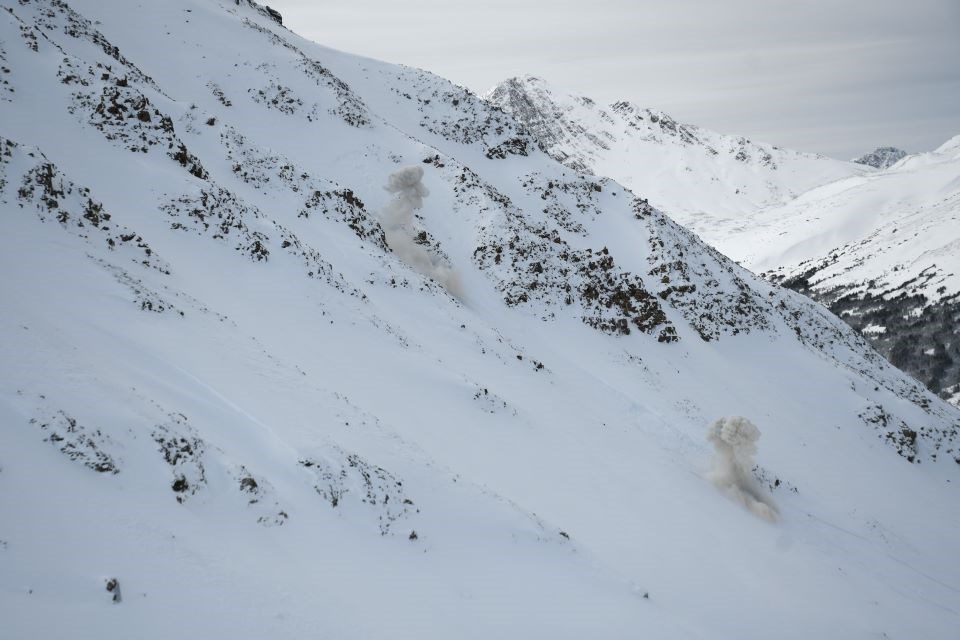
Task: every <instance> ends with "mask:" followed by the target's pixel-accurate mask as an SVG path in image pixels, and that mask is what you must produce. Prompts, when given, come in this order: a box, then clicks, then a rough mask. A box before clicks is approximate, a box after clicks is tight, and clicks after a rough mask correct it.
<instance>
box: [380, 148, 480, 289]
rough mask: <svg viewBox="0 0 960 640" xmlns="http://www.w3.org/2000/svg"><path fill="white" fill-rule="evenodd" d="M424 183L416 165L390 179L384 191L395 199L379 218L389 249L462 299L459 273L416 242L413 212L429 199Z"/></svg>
mask: <svg viewBox="0 0 960 640" xmlns="http://www.w3.org/2000/svg"><path fill="white" fill-rule="evenodd" d="M422 180H423V167H419V166H416V165H412V166H409V167H401V168H400V169H398V170H396V171H394V172H393V173H391V174H390V176H389V177H388V178H387V184H386V186H385V187H384V189H386V190H387V191H388V192H390V193H392V194H394V197H393V199H392V200H391V201H390V202H389V203H387V206H385V207H384V208H383V212H382V213H381V215H380V222H381V225H382V226H383V233H384V235H385V236H386V239H387V245H388V246H389V247H390V249H391V250H392V251H393V252H394V253H395V254H397V256H398V257H399V258H400V259H401V260H403V261H404V262H406V263H407V264H408V265H410V266H411V267H413V269H415V270H416V271H417V272H419V273H421V274H423V275H425V276H427V277H428V278H432V279H433V280H436V281H437V282H439V283H440V284H441V285H443V287H444V288H445V289H446V290H447V291H449V292H450V293H452V294H453V295H455V296H457V297H461V295H462V289H461V286H460V277H459V276H458V274H457V273H456V271H454V270H453V269H452V268H451V267H450V266H449V265H447V264H444V263H443V262H442V260H441V259H440V258H439V256H435V255H432V254H431V253H430V251H428V250H427V248H426V247H424V246H423V245H421V244H417V242H416V241H415V237H416V230H415V229H414V227H413V212H414V211H415V210H417V209H419V208H420V207H422V206H423V199H424V198H426V197H427V196H428V195H430V191H428V190H427V187H426V186H425V185H424V184H423V182H421V181H422Z"/></svg>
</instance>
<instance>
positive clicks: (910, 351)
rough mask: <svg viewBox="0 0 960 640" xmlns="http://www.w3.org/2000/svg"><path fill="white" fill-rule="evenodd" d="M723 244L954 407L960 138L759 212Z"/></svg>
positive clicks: (959, 383) (959, 374)
mask: <svg viewBox="0 0 960 640" xmlns="http://www.w3.org/2000/svg"><path fill="white" fill-rule="evenodd" d="M727 246H728V247H730V249H731V252H732V254H733V255H741V256H744V257H745V262H746V264H748V265H750V266H752V267H754V268H755V269H756V270H757V271H767V272H768V273H767V274H766V275H768V277H771V278H772V279H774V280H776V281H779V282H782V283H783V284H784V285H785V286H788V287H790V288H792V289H795V290H797V291H801V292H802V293H805V294H807V295H809V296H811V297H813V298H814V299H817V300H820V301H822V302H823V303H824V304H826V305H827V306H828V307H830V308H831V309H832V310H833V311H834V312H835V313H837V314H838V315H840V316H841V317H842V318H844V319H845V320H847V322H848V323H850V324H851V325H852V326H854V327H856V328H857V329H859V330H861V331H862V332H863V333H864V334H865V335H867V336H868V337H869V338H870V339H871V342H873V344H874V345H875V346H876V347H877V348H878V349H879V350H880V352H881V353H883V354H884V355H885V356H887V357H888V358H889V359H890V360H891V361H892V362H893V363H894V364H895V365H897V366H898V367H900V368H901V369H904V370H905V371H908V372H910V373H911V374H912V375H914V376H915V377H916V378H917V379H918V380H921V381H922V382H924V383H925V384H927V386H928V387H930V389H932V390H933V391H934V392H936V393H939V394H941V395H942V396H943V397H944V398H948V399H952V401H953V402H955V403H956V402H958V401H960V335H958V332H960V136H958V137H957V138H954V139H952V140H950V141H949V142H947V143H945V144H944V145H942V146H941V147H940V148H939V149H937V150H936V151H933V152H930V153H922V154H916V155H912V156H908V157H906V158H905V159H902V160H901V161H900V162H898V163H897V164H895V165H894V166H893V167H891V168H890V169H888V170H886V171H883V172H881V173H876V174H873V175H869V176H861V177H856V178H849V179H846V180H841V181H839V182H836V183H834V184H831V185H826V186H824V187H821V188H819V189H814V190H813V191H811V192H809V193H807V194H804V195H803V196H802V197H800V198H798V199H797V200H795V201H794V202H792V203H790V204H789V205H786V206H785V207H782V208H776V209H773V210H771V211H766V212H764V213H763V214H762V215H759V216H757V217H756V219H755V220H754V230H753V232H752V234H751V238H750V240H749V242H748V241H746V239H745V238H740V239H737V238H735V237H731V238H730V240H729V241H728V243H727ZM761 247H762V248H761Z"/></svg>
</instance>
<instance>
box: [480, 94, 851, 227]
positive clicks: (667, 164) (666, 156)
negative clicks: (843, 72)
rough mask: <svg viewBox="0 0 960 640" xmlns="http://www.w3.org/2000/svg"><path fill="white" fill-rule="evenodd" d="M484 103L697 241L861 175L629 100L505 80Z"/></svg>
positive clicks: (818, 158)
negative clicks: (600, 99)
mask: <svg viewBox="0 0 960 640" xmlns="http://www.w3.org/2000/svg"><path fill="white" fill-rule="evenodd" d="M486 98H487V99H488V100H489V101H490V102H491V103H492V104H494V105H497V106H499V107H500V108H502V109H503V110H504V111H506V112H507V113H510V114H512V115H513V116H514V117H516V118H517V119H518V120H519V121H520V122H521V123H523V124H524V126H526V127H527V128H528V129H529V130H530V131H531V133H532V134H533V135H534V136H535V137H536V138H537V140H539V141H540V143H541V144H542V146H543V147H544V149H545V150H546V151H547V153H549V154H550V155H551V156H553V157H554V158H555V159H557V160H558V161H560V162H562V163H564V164H565V165H567V166H569V167H572V168H574V169H577V170H578V171H584V172H587V173H592V174H595V175H600V176H608V177H611V178H613V179H614V180H617V181H618V182H620V183H621V184H624V185H626V186H627V187H629V188H630V189H632V190H633V191H634V192H635V193H639V194H643V195H644V197H647V198H649V199H650V203H651V204H653V205H655V206H657V207H659V208H661V209H663V210H665V211H667V212H668V213H669V214H670V215H671V216H672V217H673V218H674V219H675V220H677V221H678V222H680V223H681V224H683V225H685V226H687V227H689V228H691V229H693V230H694V231H696V232H697V233H698V234H700V235H701V236H703V237H704V238H712V237H713V235H714V234H715V233H716V232H717V230H718V229H721V228H722V229H727V228H730V227H739V226H740V223H741V221H742V219H743V217H744V215H745V214H747V213H751V212H754V211H757V210H759V209H762V208H764V207H768V206H771V205H775V204H782V203H785V202H787V201H789V200H791V199H792V198H794V197H795V196H797V195H799V194H800V193H803V192H804V191H807V190H808V189H811V188H813V187H816V186H820V185H822V184H824V183H825V182H829V181H832V180H835V179H837V178H841V177H846V176H850V175H859V174H861V173H865V172H866V171H869V169H866V168H865V167H862V166H860V165H856V164H853V163H850V162H840V161H838V160H833V159H830V158H826V157H823V156H818V155H812V154H807V153H799V152H797V151H791V150H789V149H782V148H780V147H775V146H772V145H768V144H763V143H757V142H752V141H750V140H748V139H746V138H744V137H742V136H730V135H724V134H720V133H715V132H713V131H709V130H707V129H701V128H700V127H696V126H693V125H688V124H682V123H679V122H677V121H676V120H674V119H673V118H671V117H670V116H669V115H667V114H665V113H663V112H662V111H657V110H654V109H646V108H641V107H638V106H637V105H635V104H632V103H630V102H617V103H614V104H612V105H610V106H603V105H599V104H597V103H596V102H594V101H593V100H591V99H590V98H587V97H582V96H574V95H571V94H568V93H565V92H564V91H561V90H559V89H557V88H554V87H552V86H550V85H549V84H548V83H546V82H545V81H544V80H542V79H540V78H534V77H530V76H524V77H520V78H510V79H509V80H506V81H504V82H502V83H501V84H499V85H498V86H497V87H495V88H494V89H493V90H491V91H490V92H489V94H488V95H487V96H486Z"/></svg>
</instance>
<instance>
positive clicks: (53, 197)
mask: <svg viewBox="0 0 960 640" xmlns="http://www.w3.org/2000/svg"><path fill="white" fill-rule="evenodd" d="M0 56H2V58H3V60H2V62H0V65H2V67H3V70H4V71H3V75H2V76H0V77H2V78H3V80H4V83H5V84H3V94H2V102H0V137H2V138H3V140H2V142H0V223H2V225H3V233H2V234H0V241H2V243H3V247H2V251H0V265H2V269H3V276H4V277H3V280H2V285H0V296H2V298H0V299H2V300H3V304H2V305H0V335H2V339H0V363H2V366H0V417H2V423H0V424H2V427H0V513H2V514H3V517H2V518H0V620H2V621H3V622H2V628H3V636H4V637H5V638H6V637H9V638H59V637H64V636H82V637H88V636H89V637H98V638H121V637H122V638H127V637H131V636H133V637H138V638H169V637H171V636H174V635H177V636H183V635H187V636H189V637H237V638H262V637H271V638H303V637H314V636H320V637H335V638H381V637H403V638H406V637H420V638H450V637H456V638H474V637H475V638H489V637H494V636H496V637H502V636H508V637H513V636H516V637H551V638H582V637H587V636H589V637H602V638H633V637H637V636H638V635H648V636H651V637H658V638H729V637H740V638H769V637H771V636H776V637H785V638H809V637H836V636H842V637H848V638H875V637H883V635H887V636H888V637H904V636H909V637H914V638H942V637H947V636H949V635H950V634H951V633H953V631H954V630H955V629H956V628H957V624H958V622H960V620H958V618H960V616H958V611H960V591H958V589H960V585H958V584H957V578H956V577H957V575H958V574H960V556H958V554H957V553H956V549H955V546H956V541H955V532H956V531H957V527H958V525H960V501H958V500H957V486H958V482H957V478H958V472H960V464H958V462H957V460H958V459H960V451H958V428H960V413H958V411H957V409H955V408H953V407H951V406H949V405H947V404H945V403H943V402H942V401H941V400H939V399H937V398H936V397H934V396H933V395H931V394H930V393H929V392H928V391H927V390H926V389H924V388H923V387H922V386H921V385H919V384H918V383H917V382H915V381H914V380H912V379H910V378H908V377H906V376H904V375H903V374H902V373H900V372H899V371H898V370H896V369H894V368H893V367H892V366H890V365H889V364H888V363H886V361H885V360H883V359H882V358H881V357H880V356H879V355H878V354H877V353H876V352H875V351H873V350H872V349H871V348H870V347H869V346H867V344H866V343H865V342H864V341H863V340H862V339H860V338H859V337H858V336H857V334H856V333H854V332H853V331H852V330H850V329H849V328H848V327H847V326H846V325H845V324H843V323H842V322H841V321H839V320H837V319H836V318H835V317H833V316H832V315H830V314H829V313H827V312H826V311H825V310H824V309H822V307H820V306H819V305H816V304H815V303H813V302H811V301H809V300H808V299H806V298H804V297H802V296H800V295H799V294H796V293H794V292H792V291H788V290H784V289H782V288H780V287H776V286H773V285H770V284H768V283H766V282H765V281H763V280H762V279H760V278H757V277H755V276H753V275H752V274H751V273H749V272H748V271H746V270H744V269H741V268H739V267H738V266H737V265H735V264H733V263H732V262H730V261H729V260H727V259H726V258H724V257H723V256H722V255H720V254H719V253H717V252H716V251H714V250H712V249H710V248H708V247H707V246H705V245H704V244H703V243H701V242H700V240H699V239H698V238H697V237H696V236H695V235H693V234H692V233H690V232H689V231H687V230H685V229H684V228H682V227H680V226H678V225H677V224H675V223H674V222H673V221H671V220H670V219H669V218H667V217H666V216H665V215H664V214H663V213H661V212H660V211H659V210H657V209H655V208H653V207H651V206H650V205H649V204H647V202H645V200H643V199H640V198H639V197H635V196H634V195H633V194H632V193H631V192H629V191H627V190H626V189H624V188H623V187H621V186H620V185H619V184H617V183H616V182H614V181H612V180H609V179H594V178H590V177H586V176H583V175H581V174H579V173H577V172H575V171H572V170H570V169H568V168H564V167H562V166H561V165H559V164H557V163H556V162H555V161H553V160H552V159H551V158H549V157H548V156H547V155H545V154H543V153H541V152H540V151H539V150H538V148H537V144H536V143H535V142H534V140H533V139H532V138H531V137H530V135H529V134H528V133H527V132H526V131H525V130H524V129H523V127H522V126H520V125H518V124H516V123H515V122H514V121H513V120H512V119H510V118H509V117H508V116H507V115H506V114H504V113H502V112H500V111H498V110H496V109H494V108H492V107H491V106H490V105H488V104H487V103H485V102H484V101H482V100H480V99H478V98H477V97H476V96H474V95H472V94H470V93H469V92H467V91H465V90H464V89H462V88H460V87H457V86H455V85H452V84H451V83H449V82H447V81H445V80H443V79H441V78H438V77H436V76H433V75H431V74H429V73H426V72H422V71H418V70H414V69H409V68H405V67H397V66H393V65H388V64H384V63H380V62H377V61H373V60H369V59H365V58H360V57H356V56H352V55H347V54H343V53H340V52H336V51H332V50H329V49H326V48H323V47H320V46H317V45H314V44H312V43H309V42H306V41H304V40H302V39H301V38H299V37H297V36H295V35H294V34H292V33H290V32H289V31H287V30H285V29H284V28H283V27H281V26H280V25H279V24H278V23H277V22H276V21H275V20H274V19H273V18H272V17H271V16H270V15H269V14H268V13H267V12H266V11H265V10H263V9H261V8H259V7H256V6H254V5H249V4H247V3H246V2H241V3H239V4H237V3H236V2H235V1H234V0H222V1H220V0H168V1H167V2H154V3H142V4H137V3H132V2H122V1H120V0H112V1H108V2H107V1H104V0H77V1H76V2H71V3H70V4H69V5H67V4H65V3H63V2H60V1H57V0H38V1H27V0H22V1H18V2H17V3H8V4H5V5H4V6H3V11H0ZM409 165H416V166H417V167H420V168H421V169H423V183H424V184H425V186H426V187H427V188H428V189H429V191H430V195H429V196H428V197H427V198H426V199H425V200H424V204H423V207H422V209H419V210H415V211H414V213H415V214H416V215H415V217H413V219H412V221H410V222H409V223H408V222H406V221H405V222H404V224H405V225H407V224H409V225H412V226H413V227H414V229H413V230H412V232H411V234H412V235H411V237H410V241H411V242H412V243H413V244H414V245H415V246H416V247H419V248H420V251H422V253H420V254H417V253H415V252H414V251H413V250H410V251H405V252H402V253H401V252H399V251H391V250H390V247H391V246H398V245H397V244H396V242H397V240H396V234H397V233H398V229H397V228H387V229H385V228H384V226H385V224H386V223H384V224H381V220H380V214H379V212H381V211H383V210H384V209H385V208H386V207H387V204H388V202H390V201H391V198H398V196H397V195H391V193H388V192H387V191H385V190H384V189H383V186H384V185H385V184H387V182H388V176H389V175H391V174H395V172H396V171H397V169H398V168H401V167H404V166H409ZM412 173H417V172H410V171H408V172H406V173H405V174H404V175H411V174H412ZM394 182H399V180H394V181H391V185H393V183H394ZM407 186H409V185H407ZM411 188H412V187H411ZM418 193H421V192H420V191H418ZM399 195H403V193H402V192H401V193H400V194H399ZM400 200H402V198H401V199H399V200H394V202H399V201H400ZM409 202H414V199H413V198H410V200H409ZM389 211H393V209H389ZM386 226H387V227H389V225H386ZM399 231H405V229H400V230H399ZM391 243H394V244H391ZM408 249H409V247H408ZM399 255H404V256H405V259H411V258H408V257H407V256H417V255H419V256H421V257H423V256H427V257H428V258H429V259H428V260H426V261H419V262H416V263H415V265H414V266H416V267H417V270H414V269H412V268H411V267H410V266H408V265H407V264H406V263H405V262H403V261H402V260H400V259H399V258H398V256H399ZM438 265H443V266H449V267H451V268H452V269H453V270H454V271H455V273H456V274H457V275H458V276H459V277H458V280H457V282H458V288H457V290H458V291H459V292H460V293H459V297H454V296H452V295H451V294H450V293H448V291H447V290H445V289H444V288H443V287H442V286H440V285H439V284H438V283H437V282H435V281H433V280H430V279H428V278H425V277H424V276H422V275H420V272H423V271H429V270H430V269H431V268H433V267H437V266H438ZM727 415H743V416H746V417H747V418H749V419H750V420H751V421H753V422H754V423H756V424H757V425H758V426H759V428H760V430H761V431H762V437H761V439H760V441H759V450H758V453H757V455H756V460H755V464H756V466H755V467H754V468H753V469H752V474H753V477H754V479H753V480H751V479H749V478H742V479H741V480H742V481H744V482H748V483H753V486H754V488H753V489H752V490H754V491H756V494H755V495H756V496H757V497H759V498H762V499H763V500H764V501H769V502H772V503H774V504H775V505H776V507H777V509H778V511H779V517H778V518H777V520H776V522H772V523H771V522H768V521H766V520H763V519H760V518H758V517H756V516H755V515H753V513H751V512H750V511H748V510H747V509H745V508H744V507H743V505H742V504H739V503H738V502H737V501H735V500H732V499H729V497H728V495H726V494H725V493H723V492H721V491H720V490H718V488H717V487H716V486H715V485H714V484H713V483H712V482H711V479H710V478H711V474H710V472H709V470H710V458H711V455H712V450H713V445H712V444H711V443H710V442H709V441H708V439H707V427H708V425H709V424H710V423H711V422H712V421H713V420H715V419H717V418H719V417H721V416H727ZM730 424H739V422H738V421H732V422H731V423H730ZM712 433H713V436H712V437H714V438H715V437H716V435H717V434H716V432H712ZM747 444H749V442H747ZM108 589H109V590H108Z"/></svg>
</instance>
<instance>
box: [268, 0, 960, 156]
mask: <svg viewBox="0 0 960 640" xmlns="http://www.w3.org/2000/svg"><path fill="white" fill-rule="evenodd" d="M269 4H270V6H272V7H274V8H275V9H277V10H278V11H280V12H281V13H282V14H283V18H284V24H285V25H286V26H287V27H289V28H290V29H292V30H293V31H295V32H296V33H298V34H300V35H302V36H304V37H306V38H309V39H311V40H314V41H316V42H318V43H320V44H322V45H325V46H329V47H333V48H336V49H341V50H344V51H347V52H350V53H355V54H358V55H363V56H368V57H372V58H377V59H380V60H385V61H387V62H395V63H402V64H407V65H410V66H414V67H420V68H423V69H426V70H428V71H432V72H434V73H436V74H438V75H441V76H443V77H445V78H448V79H450V80H452V81H454V82H457V83H459V84H462V85H464V86H466V87H468V88H470V89H471V90H473V91H475V92H477V93H481V94H482V93H484V92H486V91H487V90H488V89H490V88H492V87H493V86H494V85H495V84H497V83H498V82H500V81H502V80H505V79H506V78H508V77H511V76H517V75H525V74H530V75H535V76H538V77H542V78H544V79H545V80H547V81H548V82H549V83H551V84H553V85H554V86H556V87H557V88H558V89H561V90H569V91H571V92H573V93H576V94H579V95H586V96H589V97H590V98H592V99H594V100H596V101H598V102H600V103H606V104H609V103H611V102H614V101H616V100H628V101H631V102H634V103H636V104H638V105H641V106H644V107H652V108H657V109H662V110H663V111H665V112H667V113H669V114H670V115H671V116H673V117H674V118H676V119H677V120H680V121H682V122H685V123H689V124H695V125H699V126H702V127H706V128H708V129H713V130H716V131H719V132H721V133H730V134H742V135H745V136H748V137H750V138H753V139H756V140H758V141H763V142H770V143H773V144H776V145H779V146H783V147H788V148H793V149H798V150H801V151H808V152H815V153H823V154H825V155H829V156H833V157H836V158H840V159H844V160H847V159H850V158H853V157H856V156H859V155H861V154H864V153H866V152H868V151H871V150H873V149H874V148H876V147H879V146H896V147H900V148H902V149H905V150H906V151H908V152H911V153H915V152H919V151H929V150H932V149H934V148H936V147H938V146H939V145H940V144H942V143H943V142H945V141H946V140H947V139H949V138H951V137H953V136H955V135H957V134H960V62H958V61H960V37H958V35H957V34H958V33H960V1H958V0H913V1H912V2H909V3H906V2H902V1H896V2H894V1H890V0H806V1H805V2H787V1H785V0H727V1H726V2H723V3H718V2H715V0H674V1H673V2H670V3H663V2H659V1H658V2H654V1H651V0H633V1H630V0H594V1H593V2H590V3H584V2H582V1H579V0H554V1H553V2H551V3H549V5H544V3H542V2H534V1H532V0H512V1H508V0H488V1H486V2H482V3H476V2H463V1H462V0H446V1H444V0H409V1H408V2H402V3H398V2H393V1H391V0H355V1H354V2H350V3H335V2H329V1H327V0H322V1H318V0H269Z"/></svg>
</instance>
